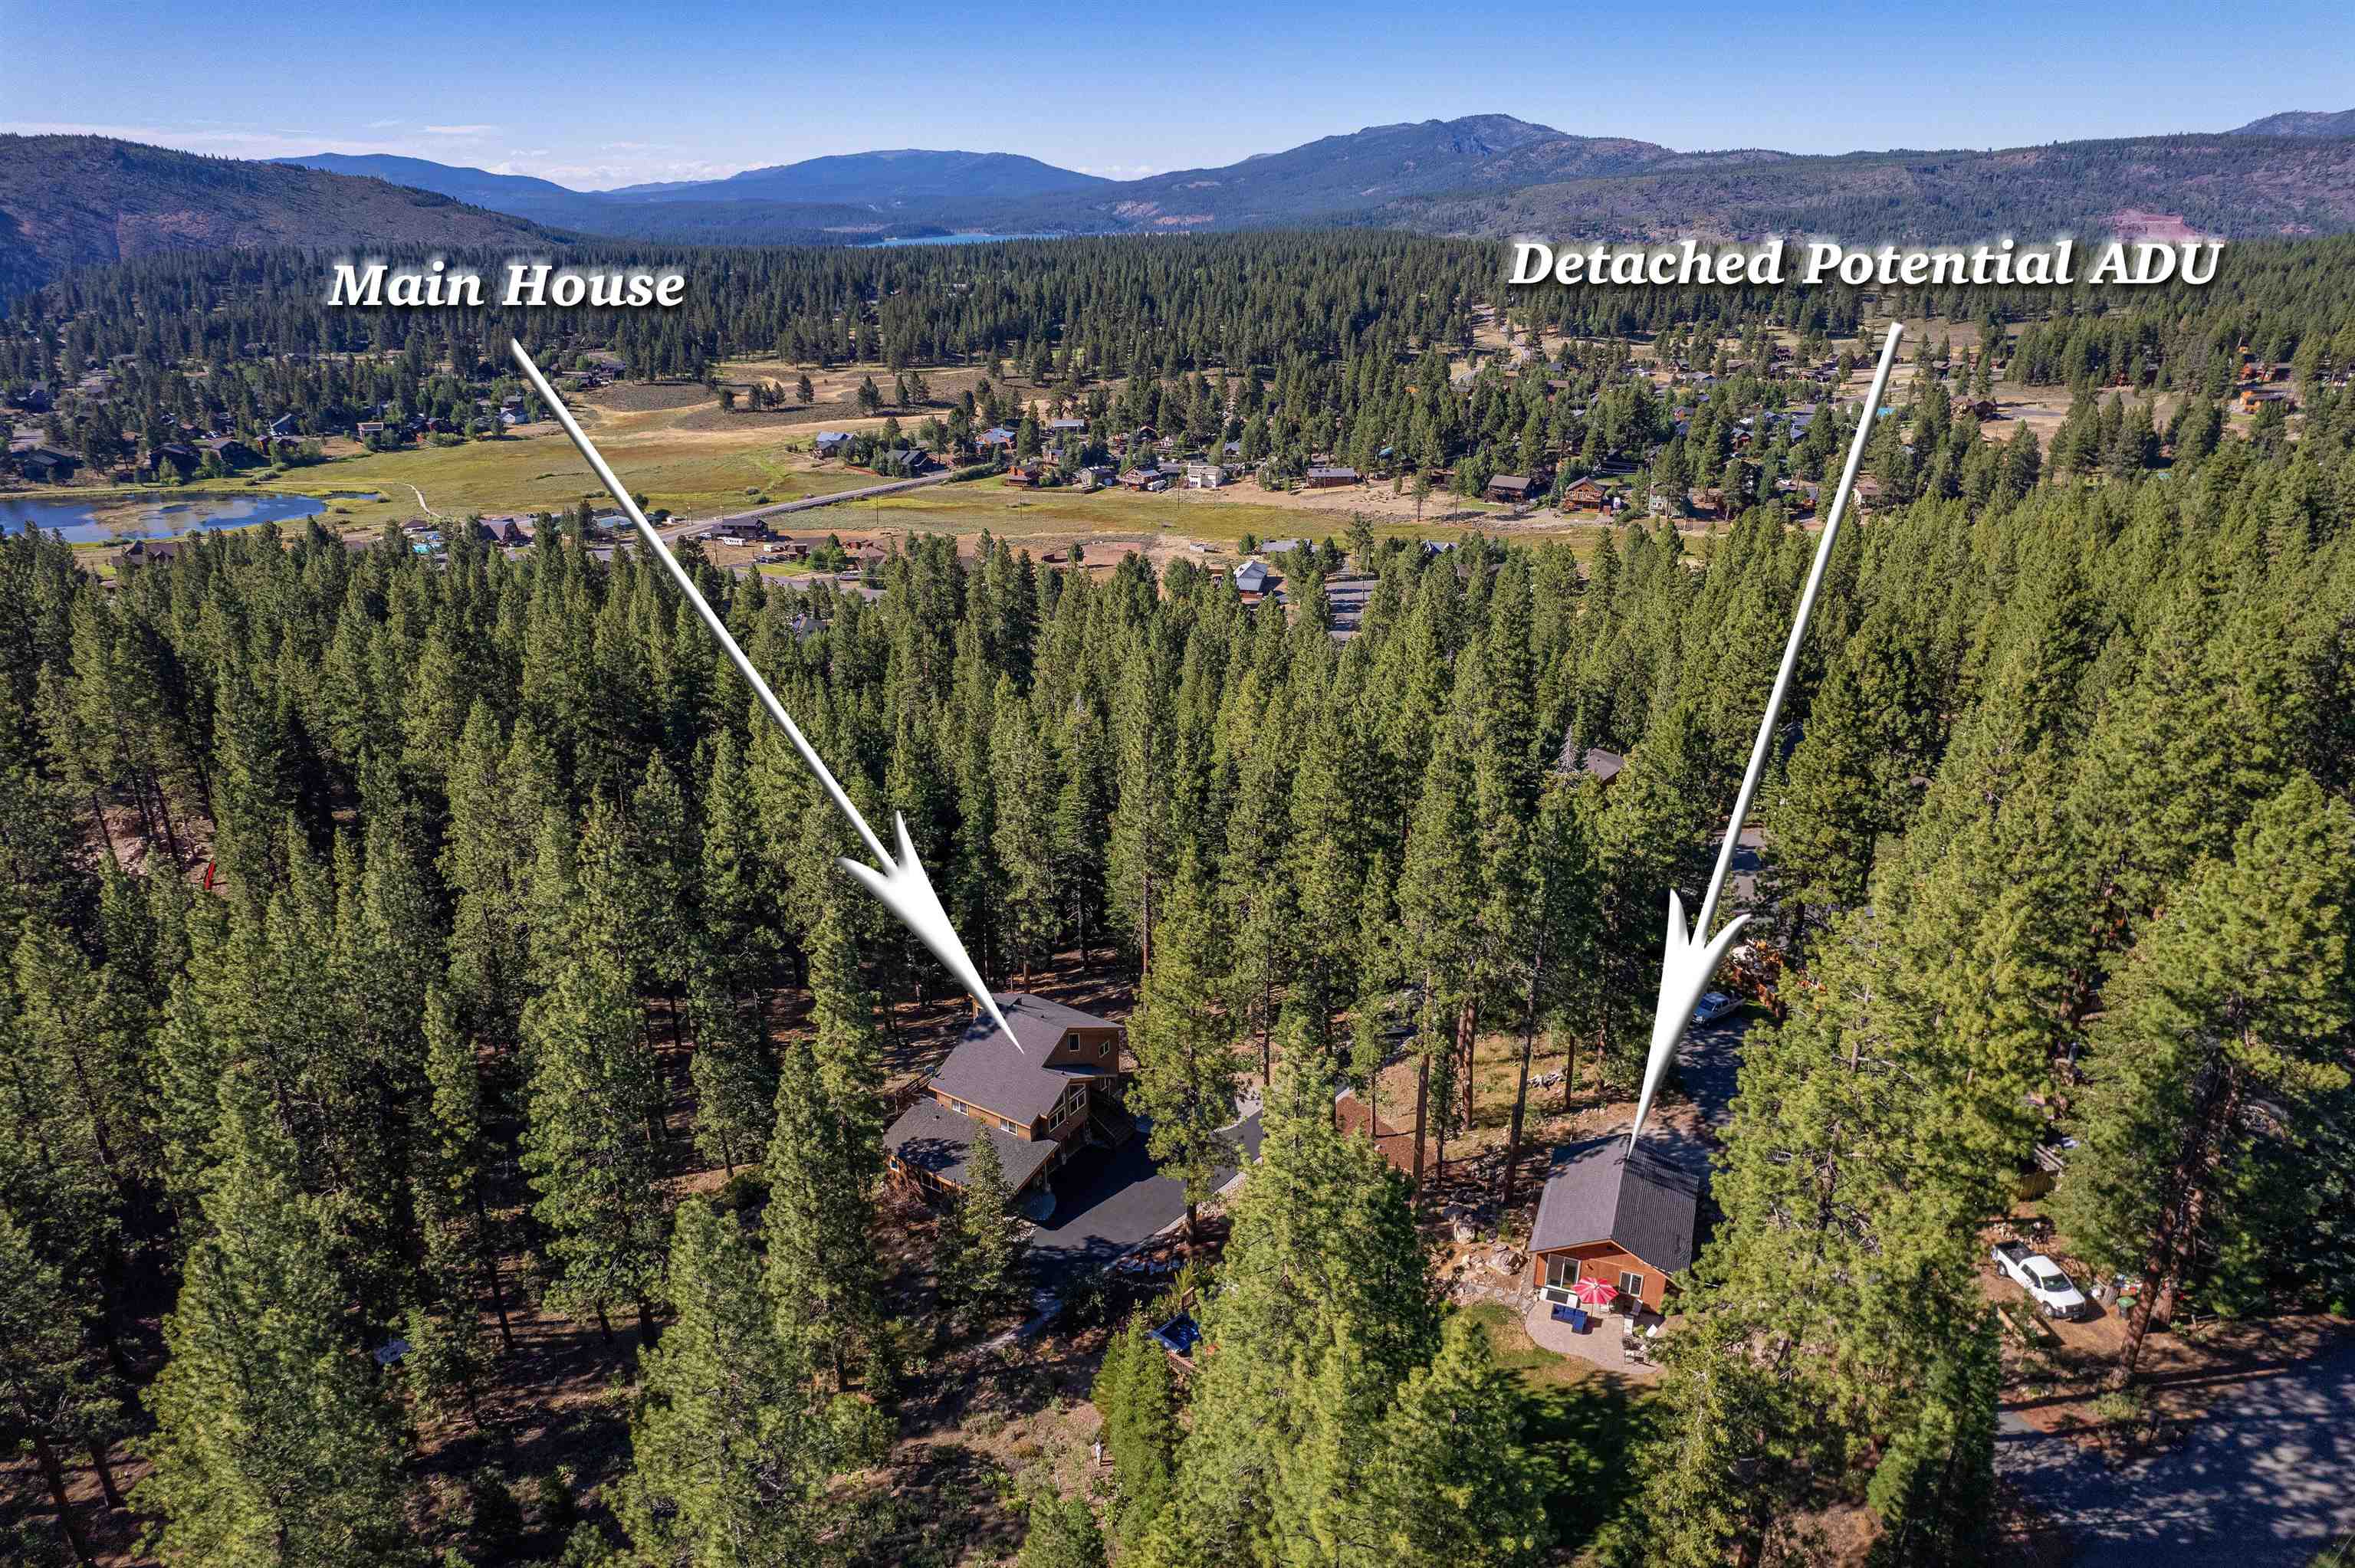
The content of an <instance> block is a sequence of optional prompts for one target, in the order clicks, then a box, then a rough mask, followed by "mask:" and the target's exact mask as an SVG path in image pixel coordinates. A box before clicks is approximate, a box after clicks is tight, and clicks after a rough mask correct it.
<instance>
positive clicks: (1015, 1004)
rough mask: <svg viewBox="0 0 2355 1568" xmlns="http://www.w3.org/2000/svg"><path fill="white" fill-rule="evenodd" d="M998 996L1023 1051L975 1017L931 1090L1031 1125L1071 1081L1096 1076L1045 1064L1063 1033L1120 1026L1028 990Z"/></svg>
mask: <svg viewBox="0 0 2355 1568" xmlns="http://www.w3.org/2000/svg"><path fill="white" fill-rule="evenodd" d="M996 995H997V1006H998V1010H999V1011H1000V1012H1004V1013H1005V1014H1006V1022H1007V1024H1008V1025H1009V1026H1010V1027H1011V1028H1012V1029H1013V1031H1014V1038H1015V1039H1016V1040H1017V1041H1018V1042H1020V1043H1021V1046H1022V1049H1021V1051H1020V1052H1017V1051H1016V1050H1015V1049H1014V1047H1013V1046H1012V1045H1009V1044H1007V1042H1006V1036H1005V1035H1003V1034H1001V1033H998V1032H997V1025H996V1024H995V1023H993V1022H990V1020H989V1019H987V1018H986V1017H981V1016H976V1017H975V1019H974V1021H973V1022H971V1023H970V1024H968V1025H966V1027H965V1032H964V1036H963V1038H961V1039H959V1040H958V1041H957V1044H956V1049H954V1050H953V1051H951V1052H950V1053H949V1057H948V1060H947V1061H945V1062H943V1063H942V1064H941V1070H940V1071H939V1072H937V1073H934V1074H933V1075H932V1087H933V1088H936V1089H938V1090H940V1091H941V1092H942V1093H943V1094H945V1095H948V1096H950V1097H954V1098H956V1099H960V1100H963V1101H964V1102H965V1103H966V1104H967V1105H973V1106H979V1107H982V1108H983V1109H984V1110H992V1111H996V1113H997V1114H998V1115H1000V1116H1002V1117H1005V1118H1008V1119H1009V1120H1012V1121H1022V1122H1027V1121H1030V1120H1033V1119H1034V1118H1038V1117H1040V1116H1044V1115H1045V1114H1046V1113H1047V1112H1048V1111H1050V1110H1051V1109H1053V1108H1054V1105H1055V1102H1056V1101H1057V1100H1059V1099H1060V1098H1062V1097H1063V1091H1064V1090H1065V1089H1066V1088H1068V1087H1070V1086H1071V1081H1072V1080H1073V1079H1075V1078H1092V1077H1095V1076H1097V1075H1098V1074H1097V1072H1095V1071H1094V1070H1083V1069H1077V1068H1072V1067H1050V1066H1049V1065H1047V1056H1048V1054H1049V1053H1050V1052H1051V1051H1053V1050H1054V1049H1055V1046H1056V1044H1058V1043H1059V1042H1060V1041H1061V1039H1062V1038H1063V1035H1064V1033H1065V1032H1066V1031H1068V1030H1072V1029H1117V1028H1119V1027H1120V1026H1119V1025H1118V1024H1116V1023H1114V1022H1112V1021H1111V1020H1110V1019H1107V1018H1098V1017H1097V1016H1096V1015H1095V1014H1093V1013H1092V1012H1081V1011H1080V1010H1079V1009H1078V1008H1076V1007H1065V1006H1064V1005H1063V1004H1062V1003H1061V1002H1059V1001H1047V1000H1046V999H1045V998H1044V997H1037V996H1032V995H1030V994H1029V993H1028V992H1027V991H1000V992H997V993H996Z"/></svg>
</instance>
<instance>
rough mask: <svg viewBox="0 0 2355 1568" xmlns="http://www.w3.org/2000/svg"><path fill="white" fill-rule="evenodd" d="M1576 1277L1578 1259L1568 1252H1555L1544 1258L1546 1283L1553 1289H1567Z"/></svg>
mask: <svg viewBox="0 0 2355 1568" xmlns="http://www.w3.org/2000/svg"><path fill="white" fill-rule="evenodd" d="M1577 1277H1578V1259H1576V1258H1574V1257H1572V1256H1571V1255H1569V1254H1568V1253H1560V1252H1558V1253H1555V1254H1554V1255H1552V1256H1550V1257H1549V1258H1547V1259H1546V1285H1547V1286H1548V1287H1550V1288H1551V1289H1554V1290H1567V1289H1569V1288H1570V1287H1571V1284H1572V1281H1573V1280H1575V1279H1577Z"/></svg>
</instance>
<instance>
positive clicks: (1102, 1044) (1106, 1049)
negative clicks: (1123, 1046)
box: [1096, 1036, 1112, 1056]
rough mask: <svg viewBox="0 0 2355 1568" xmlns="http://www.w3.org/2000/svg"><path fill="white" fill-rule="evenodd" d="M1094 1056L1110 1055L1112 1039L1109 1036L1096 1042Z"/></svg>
mask: <svg viewBox="0 0 2355 1568" xmlns="http://www.w3.org/2000/svg"><path fill="white" fill-rule="evenodd" d="M1096 1054H1097V1055H1099V1056H1109V1055H1111V1054H1112V1039H1111V1037H1110V1036H1106V1037H1105V1038H1103V1039H1102V1040H1099V1041H1097V1042H1096Z"/></svg>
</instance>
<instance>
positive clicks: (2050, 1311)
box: [1987, 1241, 2092, 1320]
mask: <svg viewBox="0 0 2355 1568" xmlns="http://www.w3.org/2000/svg"><path fill="white" fill-rule="evenodd" d="M1987 1255H1988V1256H1990V1257H1992V1258H1994V1259H1995V1266H1996V1267H1998V1268H1999V1269H2001V1270H2002V1271H2003V1272H2004V1274H2005V1276H2006V1277H2009V1279H2010V1280H2011V1281H2012V1283H2014V1284H2016V1285H2018V1286H2019V1287H2020V1288H2021V1289H2022V1290H2025V1291H2027V1292H2028V1295H2029V1298H2030V1300H2032V1301H2034V1302H2035V1303H2036V1304H2037V1305H2038V1306H2039V1307H2041V1308H2043V1309H2044V1315H2045V1316H2046V1317H2048V1318H2066V1319H2072V1320H2074V1319H2079V1318H2083V1317H2084V1316H2085V1315H2086V1314H2087V1313H2088V1312H2089V1311H2090V1310H2091V1309H2092V1303H2090V1302H2088V1301H2087V1300H2086V1299H2085V1293H2084V1292H2083V1291H2082V1290H2080V1289H2078V1288H2077V1287H2076V1286H2075V1285H2074V1284H2073V1283H2071V1281H2070V1278H2069V1277H2068V1276H2067V1275H2065V1274H2063V1273H2062V1272H2061V1266H2060V1265H2059V1264H2057V1263H2055V1262H2053V1261H2052V1260H2051V1258H2049V1257H2047V1256H2045V1255H2043V1254H2042V1253H2041V1252H2030V1251H2029V1250H2028V1248H2026V1247H2025V1246H2022V1245H2020V1244H2019V1243H2018V1242H2016V1241H2008V1242H1998V1243H1996V1244H1995V1245H1994V1246H1993V1247H1991V1248H1989V1249H1988V1254H1987Z"/></svg>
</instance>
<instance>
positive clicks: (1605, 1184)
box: [1529, 1134, 1701, 1312]
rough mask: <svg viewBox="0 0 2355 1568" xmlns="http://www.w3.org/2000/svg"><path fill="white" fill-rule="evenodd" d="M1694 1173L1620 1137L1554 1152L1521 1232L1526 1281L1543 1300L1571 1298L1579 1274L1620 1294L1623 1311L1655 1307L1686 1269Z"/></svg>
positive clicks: (1697, 1185) (1696, 1184) (1694, 1207)
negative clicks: (1534, 1211)
mask: <svg viewBox="0 0 2355 1568" xmlns="http://www.w3.org/2000/svg"><path fill="white" fill-rule="evenodd" d="M1700 1190H1701V1178H1700V1176H1699V1175H1697V1174H1695V1173H1694V1172H1693V1171H1688V1170H1686V1169H1684V1168H1682V1167H1680V1166H1678V1165H1675V1164H1672V1163H1670V1162H1669V1161H1668V1160H1667V1159H1665V1158H1664V1157H1662V1156H1661V1155H1660V1154H1659V1153H1658V1152H1657V1150H1653V1149H1652V1148H1650V1147H1649V1146H1647V1145H1646V1144H1642V1143H1638V1144H1636V1147H1635V1149H1634V1150H1633V1151H1632V1152H1631V1151H1630V1150H1629V1149H1628V1147H1627V1139H1626V1138H1625V1136H1624V1135H1621V1134H1613V1135H1612V1136H1609V1137H1606V1138H1595V1139H1587V1140H1586V1141H1584V1142H1582V1143H1572V1144H1567V1145H1565V1146H1563V1147H1562V1148H1561V1149H1557V1150H1554V1152H1553V1166H1552V1170H1551V1171H1550V1173H1549V1174H1548V1175H1547V1177H1546V1184H1545V1193H1544V1195H1543V1196H1542V1197H1540V1199H1539V1200H1538V1217H1537V1223H1536V1224H1534V1225H1533V1226H1531V1227H1530V1230H1529V1285H1530V1287H1531V1288H1533V1289H1535V1290H1537V1291H1539V1292H1540V1293H1541V1294H1542V1295H1543V1296H1544V1297H1545V1298H1546V1299H1547V1300H1549V1301H1555V1302H1565V1301H1570V1300H1572V1299H1573V1297H1572V1287H1574V1286H1575V1285H1576V1284H1577V1282H1578V1281H1579V1280H1581V1279H1599V1280H1602V1281H1603V1282H1604V1284H1606V1285H1609V1286H1612V1287H1614V1288H1616V1289H1617V1291H1618V1292H1619V1300H1620V1306H1621V1308H1622V1310H1626V1309H1628V1308H1636V1307H1641V1308H1647V1309H1649V1310H1651V1311H1654V1312H1657V1311H1658V1310H1659V1309H1660V1307H1661V1305H1662V1303H1664V1302H1665V1301H1666V1300H1667V1299H1668V1292H1669V1291H1671V1290H1673V1289H1675V1288H1676V1285H1675V1283H1674V1281H1673V1280H1672V1278H1671V1276H1673V1275H1676V1274H1678V1273H1681V1272H1682V1271H1683V1270H1684V1269H1686V1268H1688V1267H1689V1266H1691V1264H1692V1260H1693V1230H1694V1227H1695V1226H1696V1225H1697V1224H1699V1222H1700Z"/></svg>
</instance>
